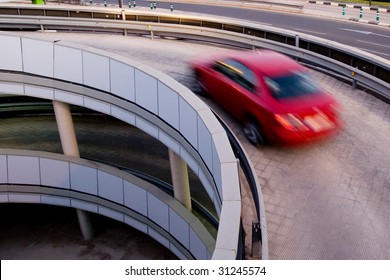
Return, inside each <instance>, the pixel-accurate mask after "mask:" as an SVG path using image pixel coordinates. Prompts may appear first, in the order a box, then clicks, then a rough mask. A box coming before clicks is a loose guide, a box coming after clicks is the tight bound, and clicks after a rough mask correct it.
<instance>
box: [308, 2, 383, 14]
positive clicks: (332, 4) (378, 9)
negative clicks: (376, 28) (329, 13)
mask: <svg viewBox="0 0 390 280" xmlns="http://www.w3.org/2000/svg"><path fill="white" fill-rule="evenodd" d="M307 3H309V4H320V5H329V6H338V7H348V8H355V9H363V10H371V11H379V12H381V13H390V9H386V8H379V7H368V6H363V5H356V4H344V3H337V2H329V1H315V0H309V1H307Z"/></svg>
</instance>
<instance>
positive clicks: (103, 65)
mask: <svg viewBox="0 0 390 280" xmlns="http://www.w3.org/2000/svg"><path fill="white" fill-rule="evenodd" d="M0 47H1V49H2V50H3V51H2V52H1V53H0V92H1V93H7V94H15V95H28V96H33V97H39V98H45V99H49V100H56V101H61V102H64V103H69V104H74V105H78V106H81V107H86V108H90V109H92V110H95V111H98V112H102V113H105V114H107V115H111V116H113V117H115V118H118V119H120V120H122V121H124V122H126V123H129V124H131V125H133V126H136V127H138V128H140V129H141V130H143V131H144V132H146V133H148V134H149V135H151V136H153V137H155V138H156V139H158V140H159V141H161V142H162V143H164V144H165V145H166V146H167V147H168V148H169V149H171V150H173V151H174V152H175V153H176V154H177V155H179V156H180V157H181V158H182V159H183V160H184V161H185V162H186V163H187V164H188V166H189V167H190V168H191V169H192V170H193V171H194V173H195V174H196V175H197V176H198V177H199V179H200V181H201V182H202V184H203V186H204V187H205V189H206V191H207V193H208V195H209V196H210V198H211V199H212V201H213V202H214V205H215V208H216V210H217V213H218V214H219V216H220V217H219V218H220V220H219V230H218V236H217V240H216V245H215V250H214V252H213V254H212V258H214V259H225V258H226V259H235V258H236V256H237V244H238V240H239V232H240V217H241V197H240V188H239V176H238V168H237V162H236V159H235V157H234V154H233V152H232V149H231V147H230V144H229V140H228V139H227V136H226V133H225V131H224V129H223V128H222V127H221V125H220V124H219V122H218V121H217V120H216V118H215V117H214V115H213V113H212V112H211V111H210V109H209V108H208V106H207V105H206V104H204V103H203V102H202V101H201V100H200V99H199V98H197V97H196V96H195V95H194V94H193V93H192V92H191V91H190V90H188V89H187V88H185V87H184V86H182V85H181V84H179V83H177V82H176V81H174V80H173V79H172V78H170V77H168V76H166V75H164V74H162V73H160V72H158V71H155V70H153V69H150V68H148V67H145V66H143V65H140V64H139V63H137V62H134V61H130V60H128V59H125V58H122V57H119V56H115V55H111V54H109V53H106V52H102V51H98V50H95V49H91V48H85V47H82V46H77V45H74V44H68V43H64V42H49V41H43V40H37V39H31V38H28V37H21V36H18V35H15V34H9V33H0ZM37 50H39V51H37ZM43 61H44V62H45V63H42V62H43ZM226 232H229V234H226Z"/></svg>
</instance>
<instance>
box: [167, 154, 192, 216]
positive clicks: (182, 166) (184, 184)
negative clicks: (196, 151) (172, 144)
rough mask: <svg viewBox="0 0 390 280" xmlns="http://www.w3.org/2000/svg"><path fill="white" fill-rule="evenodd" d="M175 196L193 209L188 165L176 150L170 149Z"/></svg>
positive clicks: (189, 208)
mask: <svg viewBox="0 0 390 280" xmlns="http://www.w3.org/2000/svg"><path fill="white" fill-rule="evenodd" d="M169 162H170V165H171V174H172V185H173V192H174V197H175V198H176V200H178V201H179V202H180V203H181V204H183V205H184V206H185V207H186V208H187V209H188V210H190V211H191V210H192V206H191V192H190V183H189V179H188V167H187V164H186V163H185V161H184V160H182V159H181V158H180V157H179V156H178V155H177V154H176V153H175V152H173V151H172V150H169Z"/></svg>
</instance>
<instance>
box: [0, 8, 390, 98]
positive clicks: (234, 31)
mask: <svg viewBox="0 0 390 280" xmlns="http://www.w3.org/2000/svg"><path fill="white" fill-rule="evenodd" d="M69 19H72V20H69ZM0 28H2V29H18V30H20V29H41V30H44V29H58V30H85V31H91V30H94V31H96V30H101V31H106V32H107V31H110V32H123V33H125V34H128V33H133V34H150V35H151V36H152V37H153V36H157V35H158V36H174V37H180V38H186V39H197V40H204V41H209V42H217V43H223V44H229V45H234V46H240V47H243V48H270V49H274V50H277V51H279V52H282V53H285V54H287V55H289V56H292V57H294V58H296V59H297V60H299V61H302V62H305V63H307V64H309V65H313V66H316V67H320V68H322V69H326V70H328V71H330V72H332V73H335V74H336V75H339V76H341V77H343V78H344V79H346V80H348V81H350V82H351V83H352V85H354V86H356V85H357V84H359V85H360V86H362V87H364V88H366V89H368V90H371V91H373V92H375V93H376V94H378V95H379V96H380V97H382V98H383V99H385V100H387V101H389V99H390V85H389V83H390V62H389V60H387V59H384V58H381V57H378V56H375V55H373V54H370V53H368V52H365V51H361V50H359V49H357V48H354V47H351V46H346V45H342V44H339V43H336V42H332V41H329V40H325V39H322V38H319V37H315V36H311V35H306V34H303V33H298V32H292V31H288V30H282V29H279V28H275V27H270V26H264V25H260V24H255V23H253V22H245V21H235V20H232V19H226V18H220V17H212V18H211V17H205V16H198V15H188V14H185V15H183V14H180V15H178V14H172V13H160V12H155V11H153V12H149V11H141V10H137V11H135V10H134V9H133V10H130V9H118V8H113V9H108V8H98V7H93V8H92V7H73V6H66V7H62V6H51V5H46V6H41V7H35V6H33V5H13V6H12V5H1V6H0Z"/></svg>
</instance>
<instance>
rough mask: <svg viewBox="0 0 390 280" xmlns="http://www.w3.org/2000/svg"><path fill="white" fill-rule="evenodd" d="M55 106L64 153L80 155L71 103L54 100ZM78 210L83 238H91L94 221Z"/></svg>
mask: <svg viewBox="0 0 390 280" xmlns="http://www.w3.org/2000/svg"><path fill="white" fill-rule="evenodd" d="M53 107H54V113H55V116H56V122H57V126H58V131H59V134H60V139H61V146H62V150H63V153H64V155H66V156H73V157H80V152H79V147H78V145H77V139H76V132H75V129H74V124H73V119H72V114H71V112H70V108H69V105H68V104H66V103H63V102H59V101H53ZM76 211H77V217H78V220H79V224H80V229H81V233H82V235H83V238H84V239H85V240H89V239H91V238H92V236H93V228H92V222H91V219H90V217H89V214H88V212H86V211H83V210H79V209H76Z"/></svg>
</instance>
